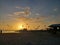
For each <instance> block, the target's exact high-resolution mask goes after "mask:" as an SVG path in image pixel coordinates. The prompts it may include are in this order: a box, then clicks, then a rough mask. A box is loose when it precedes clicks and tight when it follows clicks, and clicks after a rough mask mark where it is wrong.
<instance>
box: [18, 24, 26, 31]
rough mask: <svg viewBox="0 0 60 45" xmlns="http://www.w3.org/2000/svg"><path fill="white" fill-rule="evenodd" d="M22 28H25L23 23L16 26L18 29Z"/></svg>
mask: <svg viewBox="0 0 60 45" xmlns="http://www.w3.org/2000/svg"><path fill="white" fill-rule="evenodd" d="M24 28H26V26H25V25H24V24H20V25H19V26H18V29H19V30H22V29H24Z"/></svg>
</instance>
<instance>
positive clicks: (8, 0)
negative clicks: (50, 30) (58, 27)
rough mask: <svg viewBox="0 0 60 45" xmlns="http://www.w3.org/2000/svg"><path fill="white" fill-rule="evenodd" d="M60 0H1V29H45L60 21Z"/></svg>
mask: <svg viewBox="0 0 60 45" xmlns="http://www.w3.org/2000/svg"><path fill="white" fill-rule="evenodd" d="M59 19H60V0H0V29H2V30H19V29H20V26H21V25H22V26H23V27H24V28H27V29H28V30H35V29H37V30H39V29H45V28H47V27H48V25H50V24H56V23H57V24H59V23H60V20H59Z"/></svg>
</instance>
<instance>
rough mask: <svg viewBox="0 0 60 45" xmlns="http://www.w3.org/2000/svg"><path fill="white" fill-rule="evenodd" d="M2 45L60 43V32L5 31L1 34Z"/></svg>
mask: <svg viewBox="0 0 60 45" xmlns="http://www.w3.org/2000/svg"><path fill="white" fill-rule="evenodd" d="M0 45H60V33H57V34H56V35H54V34H51V33H48V32H23V33H5V34H0Z"/></svg>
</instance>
